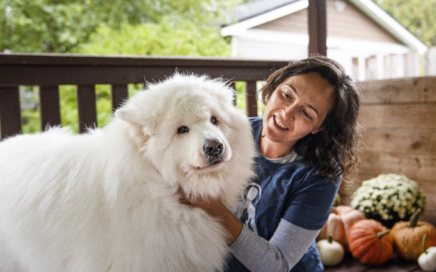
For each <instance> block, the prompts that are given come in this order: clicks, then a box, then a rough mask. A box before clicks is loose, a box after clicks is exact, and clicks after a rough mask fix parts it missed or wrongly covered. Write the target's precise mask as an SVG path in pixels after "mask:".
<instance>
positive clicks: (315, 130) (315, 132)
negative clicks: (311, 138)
mask: <svg viewBox="0 0 436 272" xmlns="http://www.w3.org/2000/svg"><path fill="white" fill-rule="evenodd" d="M322 130H324V127H319V128H316V129H314V130H313V131H312V134H317V133H318V132H320V131H322Z"/></svg>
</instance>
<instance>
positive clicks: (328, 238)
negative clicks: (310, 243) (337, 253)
mask: <svg viewBox="0 0 436 272" xmlns="http://www.w3.org/2000/svg"><path fill="white" fill-rule="evenodd" d="M327 242H328V243H329V244H331V243H332V242H333V237H332V236H331V235H329V237H327Z"/></svg>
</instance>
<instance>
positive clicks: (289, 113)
mask: <svg viewBox="0 0 436 272" xmlns="http://www.w3.org/2000/svg"><path fill="white" fill-rule="evenodd" d="M295 110H296V105H295V103H292V104H290V105H288V106H286V107H285V108H284V109H283V110H282V111H283V115H284V117H285V118H286V119H288V120H294V119H295Z"/></svg>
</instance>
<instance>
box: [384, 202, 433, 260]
mask: <svg viewBox="0 0 436 272" xmlns="http://www.w3.org/2000/svg"><path fill="white" fill-rule="evenodd" d="M420 214H421V210H420V209H419V210H418V211H416V212H415V213H414V214H413V215H412V217H411V218H410V221H408V222H405V221H400V222H398V223H395V225H394V227H393V228H392V231H391V233H392V237H393V238H394V248H395V252H397V254H398V255H400V256H401V257H402V258H403V259H405V260H408V261H417V260H418V258H419V255H421V254H422V253H423V252H424V249H423V247H422V239H423V236H424V234H427V239H426V243H427V246H428V247H432V246H436V229H435V227H433V225H432V224H430V223H427V222H424V221H419V220H418V217H419V215H420Z"/></svg>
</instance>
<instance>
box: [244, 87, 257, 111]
mask: <svg viewBox="0 0 436 272" xmlns="http://www.w3.org/2000/svg"><path fill="white" fill-rule="evenodd" d="M246 96H247V99H246V101H247V115H248V116H249V117H257V92H256V81H247V88H246Z"/></svg>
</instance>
